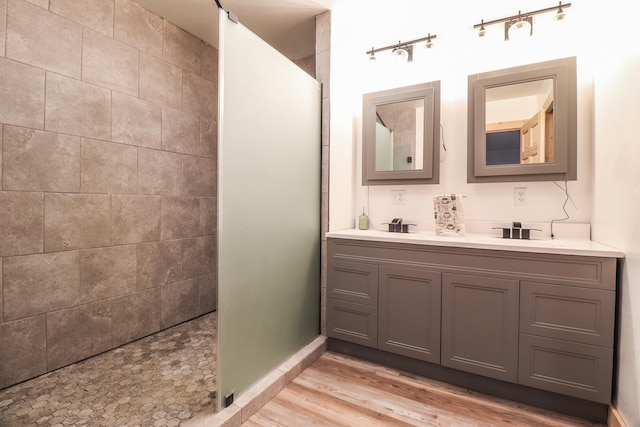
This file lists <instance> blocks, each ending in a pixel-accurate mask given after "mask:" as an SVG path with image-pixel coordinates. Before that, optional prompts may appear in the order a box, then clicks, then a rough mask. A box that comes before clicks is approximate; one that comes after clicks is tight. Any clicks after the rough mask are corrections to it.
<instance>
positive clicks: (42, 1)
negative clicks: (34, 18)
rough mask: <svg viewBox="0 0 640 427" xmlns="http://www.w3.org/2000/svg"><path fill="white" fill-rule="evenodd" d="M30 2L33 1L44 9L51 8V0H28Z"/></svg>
mask: <svg viewBox="0 0 640 427" xmlns="http://www.w3.org/2000/svg"><path fill="white" fill-rule="evenodd" d="M27 1H28V2H29V3H33V4H35V5H36V6H40V7H41V8H43V9H49V0H27Z"/></svg>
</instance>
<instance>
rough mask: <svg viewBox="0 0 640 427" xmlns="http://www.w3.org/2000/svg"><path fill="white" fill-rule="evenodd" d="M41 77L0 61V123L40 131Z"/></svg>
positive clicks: (41, 73) (35, 71)
mask: <svg viewBox="0 0 640 427" xmlns="http://www.w3.org/2000/svg"><path fill="white" fill-rule="evenodd" d="M0 1H1V0H0ZM44 75H45V72H44V71H42V70H40V69H38V68H34V67H29V66H28V65H24V64H20V63H18V62H15V61H10V60H8V59H4V58H0V76H2V78H0V99H1V100H2V102H0V123H5V124H11V125H18V126H27V127H30V128H34V129H43V128H44V80H45V79H44Z"/></svg>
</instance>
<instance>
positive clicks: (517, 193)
mask: <svg viewBox="0 0 640 427" xmlns="http://www.w3.org/2000/svg"><path fill="white" fill-rule="evenodd" d="M513 205H514V206H527V187H516V188H514V189H513Z"/></svg>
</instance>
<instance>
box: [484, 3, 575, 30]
mask: <svg viewBox="0 0 640 427" xmlns="http://www.w3.org/2000/svg"><path fill="white" fill-rule="evenodd" d="M567 7H571V3H565V4H562V2H560V3H559V4H558V5H557V6H551V7H545V8H544V9H539V10H534V11H532V12H525V13H518V14H517V15H512V16H508V17H506V18H500V19H494V20H493V21H484V20H483V21H482V22H480V23H479V24H475V25H474V26H473V28H480V27H482V26H486V25H493V24H500V23H501V22H509V21H513V20H514V19H518V18H524V17H528V16H533V15H540V14H541V13H546V12H552V11H554V10H560V9H562V8H567Z"/></svg>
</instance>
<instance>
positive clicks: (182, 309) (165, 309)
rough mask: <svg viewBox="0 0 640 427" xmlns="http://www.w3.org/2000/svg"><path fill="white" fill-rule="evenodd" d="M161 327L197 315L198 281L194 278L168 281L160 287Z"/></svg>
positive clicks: (166, 326)
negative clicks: (168, 282)
mask: <svg viewBox="0 0 640 427" xmlns="http://www.w3.org/2000/svg"><path fill="white" fill-rule="evenodd" d="M160 290H161V299H162V302H161V307H162V311H161V313H162V320H161V322H162V323H161V324H162V328H168V327H170V326H173V325H177V324H178V323H181V322H184V321H186V320H189V319H193V318H194V317H196V316H198V310H199V305H198V281H197V280H196V279H191V280H184V281H182V282H176V283H170V284H168V285H165V286H163V287H162V288H160Z"/></svg>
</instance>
